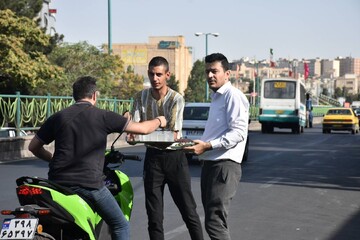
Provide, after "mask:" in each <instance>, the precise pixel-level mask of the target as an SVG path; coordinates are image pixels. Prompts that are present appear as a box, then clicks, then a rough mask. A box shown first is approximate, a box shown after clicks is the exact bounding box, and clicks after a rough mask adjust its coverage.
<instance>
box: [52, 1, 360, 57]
mask: <svg viewBox="0 0 360 240" xmlns="http://www.w3.org/2000/svg"><path fill="white" fill-rule="evenodd" d="M108 2H110V3H111V4H110V5H111V36H112V37H111V42H112V43H113V44H115V43H119V44H124V43H148V39H149V36H179V35H182V36H184V37H185V44H186V45H187V46H189V47H192V49H193V60H194V61H195V60H197V59H202V58H203V57H204V56H205V53H206V38H205V36H204V35H202V36H199V37H196V36H195V33H196V32H202V33H218V34H219V36H218V37H214V36H212V35H208V44H207V52H208V53H209V54H210V53H213V52H221V53H223V54H224V55H225V56H227V58H228V60H229V61H234V60H238V59H241V58H243V57H247V58H249V59H256V60H263V59H269V58H270V48H272V49H273V58H274V60H276V59H279V58H287V59H299V60H301V59H313V58H323V59H334V58H336V57H339V56H341V57H347V56H351V57H354V58H360V0H177V1H174V0H167V1H165V0H51V3H50V8H54V9H57V14H56V23H55V28H56V31H57V32H58V33H59V34H63V35H64V36H65V38H64V41H65V42H69V43H77V42H80V41H86V42H88V43H89V44H91V45H94V46H101V45H102V44H107V43H108Z"/></svg>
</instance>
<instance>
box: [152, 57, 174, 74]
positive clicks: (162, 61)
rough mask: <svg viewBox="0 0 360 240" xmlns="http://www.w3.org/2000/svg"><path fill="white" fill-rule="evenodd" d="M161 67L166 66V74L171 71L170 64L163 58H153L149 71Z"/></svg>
mask: <svg viewBox="0 0 360 240" xmlns="http://www.w3.org/2000/svg"><path fill="white" fill-rule="evenodd" d="M161 65H163V66H165V70H166V72H167V71H169V62H168V61H167V60H166V59H165V58H164V57H161V56H157V57H153V58H152V59H151V60H150V62H149V65H148V69H150V68H153V67H157V66H161Z"/></svg>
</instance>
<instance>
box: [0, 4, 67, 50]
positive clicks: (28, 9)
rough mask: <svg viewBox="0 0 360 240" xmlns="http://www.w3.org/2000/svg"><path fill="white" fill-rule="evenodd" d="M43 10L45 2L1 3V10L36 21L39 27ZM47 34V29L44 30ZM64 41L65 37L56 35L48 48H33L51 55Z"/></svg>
mask: <svg viewBox="0 0 360 240" xmlns="http://www.w3.org/2000/svg"><path fill="white" fill-rule="evenodd" d="M42 8H43V0H16V1H14V0H1V1H0V10H6V9H9V10H11V11H12V12H14V14H15V15H16V16H18V17H27V18H29V19H31V20H35V21H36V23H37V25H38V26H39V24H40V20H41V19H40V15H39V13H40V11H41V10H42ZM42 31H43V32H44V33H45V32H46V29H45V28H44V29H42ZM63 39H64V35H62V34H58V33H55V34H54V35H52V36H50V40H49V41H50V44H48V45H47V46H37V45H34V46H31V47H35V48H39V47H40V49H37V51H41V52H43V53H44V54H45V55H47V54H49V53H50V52H51V51H52V50H53V49H54V48H55V46H56V45H57V44H59V43H61V42H62V41H63Z"/></svg>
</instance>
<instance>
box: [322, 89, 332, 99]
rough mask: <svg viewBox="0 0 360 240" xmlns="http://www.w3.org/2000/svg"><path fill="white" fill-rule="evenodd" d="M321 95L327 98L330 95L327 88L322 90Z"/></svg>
mask: <svg viewBox="0 0 360 240" xmlns="http://www.w3.org/2000/svg"><path fill="white" fill-rule="evenodd" d="M322 94H324V95H325V96H329V94H330V93H329V90H328V89H327V88H323V90H322ZM330 97H331V96H330Z"/></svg>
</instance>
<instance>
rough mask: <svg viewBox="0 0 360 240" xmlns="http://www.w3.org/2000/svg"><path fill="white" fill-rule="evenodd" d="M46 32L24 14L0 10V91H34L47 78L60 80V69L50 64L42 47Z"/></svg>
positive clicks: (26, 92)
mask: <svg viewBox="0 0 360 240" xmlns="http://www.w3.org/2000/svg"><path fill="white" fill-rule="evenodd" d="M48 46H49V36H47V35H45V34H44V32H43V31H42V30H41V29H39V28H38V27H37V25H36V23H35V22H34V21H32V20H31V19H29V18H27V17H18V16H16V15H15V14H14V13H13V12H12V11H10V10H1V11H0V80H1V82H0V88H1V92H2V93H14V92H15V91H20V92H21V93H23V94H34V93H35V92H36V89H37V88H41V87H42V86H46V85H47V84H48V82H49V81H60V80H61V79H62V71H61V69H60V68H58V67H57V66H54V65H52V64H50V62H49V61H48V59H47V58H46V56H45V54H44V52H43V51H41V50H42V49H45V48H46V47H48Z"/></svg>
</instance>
